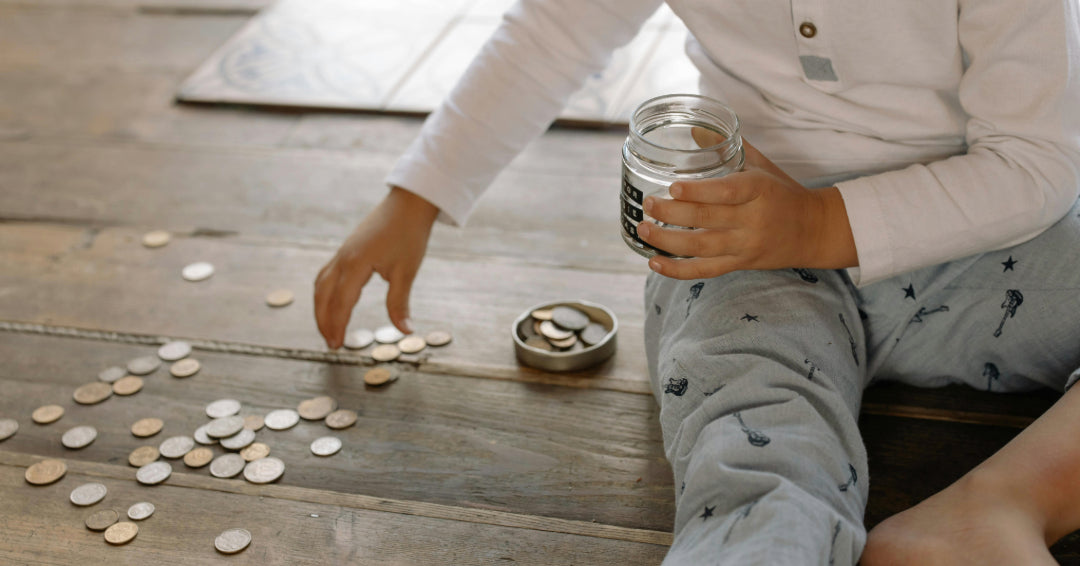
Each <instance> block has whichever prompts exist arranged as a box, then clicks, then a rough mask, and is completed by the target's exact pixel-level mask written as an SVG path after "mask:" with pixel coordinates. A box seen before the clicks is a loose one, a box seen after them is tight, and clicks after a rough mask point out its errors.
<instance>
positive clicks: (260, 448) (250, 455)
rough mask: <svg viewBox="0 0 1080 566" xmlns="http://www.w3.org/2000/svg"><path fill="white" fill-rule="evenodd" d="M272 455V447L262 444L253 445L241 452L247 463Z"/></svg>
mask: <svg viewBox="0 0 1080 566" xmlns="http://www.w3.org/2000/svg"><path fill="white" fill-rule="evenodd" d="M269 455H270V447H269V446H267V445H266V444H263V443H262V442H255V443H252V445H251V446H248V447H247V448H245V449H243V450H241V451H240V457H241V458H243V459H244V460H245V461H247V462H253V461H255V460H258V459H259V458H265V457H267V456H269Z"/></svg>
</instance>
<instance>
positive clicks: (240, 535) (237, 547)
mask: <svg viewBox="0 0 1080 566" xmlns="http://www.w3.org/2000/svg"><path fill="white" fill-rule="evenodd" d="M249 544H251V533H249V532H247V531H245V530H244V529H229V530H227V531H225V532H223V533H221V534H220V535H218V537H217V538H216V539H214V548H216V549H217V551H218V552H220V553H222V554H236V553H237V552H240V551H241V550H244V549H245V548H247V547H248V545H249Z"/></svg>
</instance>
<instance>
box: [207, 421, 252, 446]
mask: <svg viewBox="0 0 1080 566" xmlns="http://www.w3.org/2000/svg"><path fill="white" fill-rule="evenodd" d="M243 428H244V417H241V416H239V415H233V416H231V417H221V418H219V419H214V420H212V421H210V422H209V423H207V425H206V435H207V436H209V437H210V438H217V439H219V441H220V439H222V438H228V437H230V436H233V435H234V434H236V433H238V432H240V431H241V430H243Z"/></svg>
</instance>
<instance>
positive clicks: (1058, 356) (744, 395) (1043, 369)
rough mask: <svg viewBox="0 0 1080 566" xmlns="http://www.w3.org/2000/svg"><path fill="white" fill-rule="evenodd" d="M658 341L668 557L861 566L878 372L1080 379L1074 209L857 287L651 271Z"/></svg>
mask: <svg viewBox="0 0 1080 566" xmlns="http://www.w3.org/2000/svg"><path fill="white" fill-rule="evenodd" d="M645 299H646V302H645V305H646V309H647V310H648V316H647V319H646V326H645V339H646V348H647V352H648V358H649V370H650V373H651V376H652V386H653V392H654V394H655V395H656V398H657V399H658V401H659V402H660V405H661V413H660V421H661V426H662V428H663V432H664V446H665V450H666V453H667V458H668V460H669V461H670V462H671V465H672V467H673V469H674V473H675V487H676V490H675V491H676V493H675V497H676V509H677V511H676V519H675V542H674V544H673V545H672V547H671V551H670V553H669V554H668V557H667V560H666V561H665V564H694V565H699V564H737V565H748V564H767V565H770V566H777V565H785V564H837V565H841V564H842V565H850V564H854V563H855V562H856V561H857V560H858V558H859V555H860V553H861V552H862V548H863V545H864V544H865V542H866V530H865V528H864V527H863V522H862V518H863V511H864V509H865V506H866V500H867V493H868V490H867V479H868V474H867V462H866V450H865V448H864V447H863V443H862V438H861V436H860V435H859V429H858V426H857V419H858V414H859V405H860V402H861V397H862V392H863V389H864V388H865V387H866V386H867V385H868V384H869V383H870V382H872V381H873V380H877V379H880V380H895V381H902V382H905V383H908V384H912V385H918V386H923V387H936V386H941V385H945V384H949V383H966V384H968V385H970V386H972V387H975V388H977V389H982V390H990V391H1000V392H1006V391H1023V390H1030V389H1034V388H1037V387H1040V386H1047V387H1051V388H1054V389H1057V390H1059V391H1063V390H1064V389H1065V388H1066V387H1067V386H1070V385H1072V382H1073V381H1076V380H1078V379H1080V369H1077V368H1080V206H1074V208H1073V210H1072V211H1070V212H1069V214H1068V215H1067V216H1066V217H1065V218H1064V219H1062V220H1061V221H1060V222H1058V223H1057V224H1055V225H1054V226H1053V227H1051V228H1050V229H1049V230H1047V231H1046V232H1044V233H1043V234H1042V235H1040V236H1039V237H1037V238H1035V239H1034V240H1031V241H1029V242H1026V243H1024V244H1021V245H1019V246H1016V247H1013V248H1010V249H1006V250H1002V251H996V252H989V253H985V254H981V255H978V256H973V257H968V258H964V259H961V260H958V261H954V262H951V263H947V264H943V265H939V266H935V267H931V268H926V269H922V270H919V271H915V272H912V273H908V274H904V275H901V276H898V277H895V278H892V279H889V280H886V281H882V282H879V283H875V284H873V285H869V286H866V287H864V288H862V289H856V288H855V287H854V286H853V285H852V284H851V282H850V280H849V279H848V278H847V276H846V273H845V272H843V271H817V270H814V271H810V270H801V269H800V270H791V269H789V270H780V271H749V272H737V273H732V274H729V275H725V276H722V277H717V278H714V279H709V280H704V281H677V280H673V279H667V278H664V277H660V276H657V275H655V274H654V275H651V276H650V277H649V280H648V282H647V284H646V292H645Z"/></svg>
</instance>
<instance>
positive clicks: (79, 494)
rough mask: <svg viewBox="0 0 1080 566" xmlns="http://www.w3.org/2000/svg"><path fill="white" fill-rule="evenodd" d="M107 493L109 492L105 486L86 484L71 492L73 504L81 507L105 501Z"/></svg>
mask: <svg viewBox="0 0 1080 566" xmlns="http://www.w3.org/2000/svg"><path fill="white" fill-rule="evenodd" d="M107 493H109V490H108V489H107V488H106V487H105V485H104V484H100V483H84V484H82V485H80V486H79V487H76V488H75V489H73V490H71V502H72V503H74V504H75V505H78V506H79V507H86V506H89V505H94V504H96V503H98V502H100V501H101V500H102V499H105V495H106V494H107Z"/></svg>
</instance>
